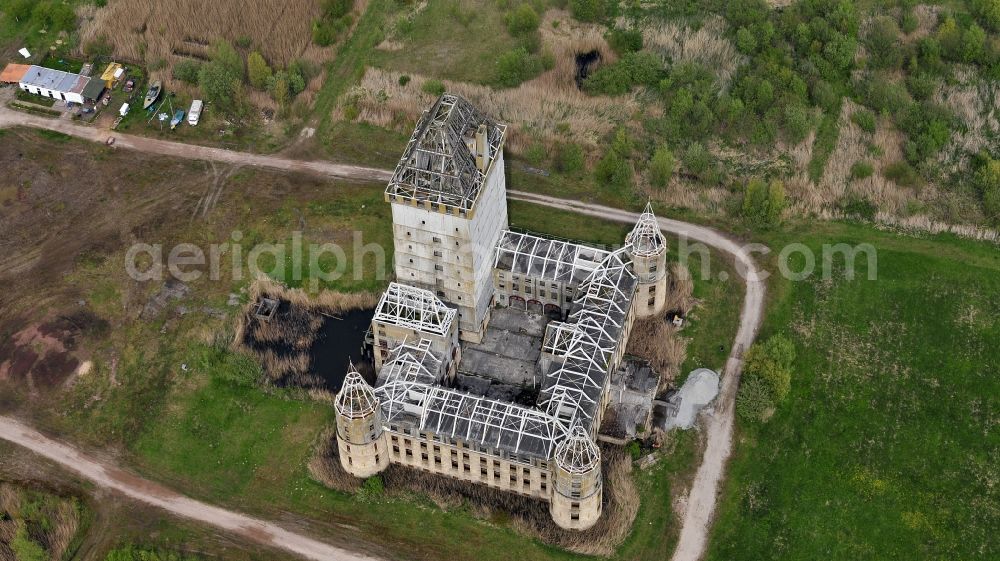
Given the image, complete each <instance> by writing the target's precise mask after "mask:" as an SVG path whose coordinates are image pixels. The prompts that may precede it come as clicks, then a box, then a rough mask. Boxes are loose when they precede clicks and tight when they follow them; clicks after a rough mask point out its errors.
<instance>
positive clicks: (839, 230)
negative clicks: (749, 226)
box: [709, 223, 1000, 560]
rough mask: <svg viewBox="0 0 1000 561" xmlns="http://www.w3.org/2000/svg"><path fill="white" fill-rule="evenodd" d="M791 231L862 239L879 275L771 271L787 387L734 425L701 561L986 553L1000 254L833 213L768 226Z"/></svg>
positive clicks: (990, 528)
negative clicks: (759, 414)
mask: <svg viewBox="0 0 1000 561" xmlns="http://www.w3.org/2000/svg"><path fill="white" fill-rule="evenodd" d="M792 241H800V242H803V243H805V244H806V245H808V246H809V247H811V248H813V249H818V248H819V247H820V245H821V244H824V243H836V242H842V241H843V242H847V243H851V244H854V243H859V242H868V243H872V244H874V245H875V246H876V247H877V248H878V249H879V254H878V257H879V259H878V280H876V281H869V280H867V279H865V278H864V277H865V274H864V272H863V271H862V272H861V273H860V274H859V275H858V276H859V277H860V278H856V279H855V280H853V281H852V280H848V279H846V278H844V275H843V268H842V267H839V268H836V269H834V270H835V274H834V275H833V278H832V279H830V280H814V281H806V282H795V283H792V282H788V281H779V280H775V281H774V282H773V283H772V291H771V292H772V294H771V299H772V302H771V307H770V313H769V315H768V317H767V319H766V322H765V325H764V327H763V331H762V335H763V336H768V335H771V334H775V333H782V334H785V335H786V336H788V337H790V338H791V339H792V340H793V341H794V342H795V343H796V347H797V351H798V359H797V362H796V365H795V374H794V376H793V381H792V393H791V396H790V398H789V400H788V401H787V402H785V403H784V404H783V405H782V406H780V407H779V408H778V410H777V411H776V413H775V414H774V416H773V417H772V418H771V419H770V421H769V422H767V423H766V424H764V425H762V426H742V427H741V432H740V435H739V440H738V448H737V450H738V451H737V454H736V456H735V459H734V461H733V463H732V467H731V470H730V473H731V477H730V480H729V481H728V483H727V485H726V489H725V492H724V494H723V500H722V505H721V511H720V516H719V520H718V523H717V526H716V529H715V532H714V535H713V539H712V548H711V555H710V556H709V558H710V559H719V560H722V559H726V560H735V559H754V560H757V559H789V560H791V559H803V560H805V559H809V560H812V559H817V558H820V557H822V558H824V559H845V560H847V559H852V560H853V559H995V558H997V556H998V555H1000V543H998V542H997V539H996V534H995V529H996V528H997V527H1000V509H998V507H997V505H998V504H1000V494H998V488H997V486H996V484H995V481H997V478H998V476H1000V472H998V466H1000V436H998V435H997V432H996V411H997V409H998V405H1000V403H998V396H1000V383H998V379H997V376H996V372H997V369H998V367H1000V350H998V347H997V344H996V343H997V341H1000V321H997V317H998V316H1000V274H998V272H1000V252H997V249H996V247H995V246H990V245H987V244H978V243H973V242H968V241H960V240H955V239H950V238H928V239H912V238H902V237H898V236H894V235H891V234H885V233H880V232H876V231H873V230H871V229H869V228H866V227H861V226H850V225H844V224H815V223H812V224H808V225H806V224H802V225H800V226H797V227H794V228H791V229H789V231H787V232H784V233H781V234H772V235H770V236H768V237H767V242H768V243H769V244H771V245H772V247H779V246H781V245H783V244H785V243H788V242H792ZM800 264H801V263H800Z"/></svg>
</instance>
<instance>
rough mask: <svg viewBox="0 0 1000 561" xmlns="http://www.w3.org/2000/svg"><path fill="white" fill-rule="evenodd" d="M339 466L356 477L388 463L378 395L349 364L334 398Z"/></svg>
mask: <svg viewBox="0 0 1000 561" xmlns="http://www.w3.org/2000/svg"><path fill="white" fill-rule="evenodd" d="M334 408H335V409H336V411H337V449H338V450H339V451H340V465H342V466H343V467H344V470H346V471H347V472H348V473H350V474H351V475H353V476H355V477H371V476H373V475H375V474H376V473H378V472H380V471H382V470H383V469H385V468H386V467H388V465H389V450H388V449H387V447H386V444H385V437H384V435H383V433H382V410H381V408H379V403H378V398H376V397H375V392H374V391H373V390H372V387H371V386H370V385H368V382H366V381H365V379H364V378H362V377H361V374H359V373H358V371H357V370H355V369H354V365H353V364H352V365H351V366H350V370H349V371H348V373H347V378H345V379H344V386H343V387H342V388H341V389H340V393H338V394H337V399H336V400H335V401H334Z"/></svg>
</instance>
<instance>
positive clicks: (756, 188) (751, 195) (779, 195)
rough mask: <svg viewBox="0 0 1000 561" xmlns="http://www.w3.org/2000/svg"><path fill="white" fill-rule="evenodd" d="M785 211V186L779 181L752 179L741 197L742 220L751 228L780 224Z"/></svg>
mask: <svg viewBox="0 0 1000 561" xmlns="http://www.w3.org/2000/svg"><path fill="white" fill-rule="evenodd" d="M784 210H785V186H784V185H783V184H782V183H781V182H780V181H777V180H775V181H772V182H771V183H765V182H764V181H763V180H761V179H753V180H751V181H750V183H749V184H747V189H746V192H745V193H744V195H743V219H744V220H746V221H747V223H748V224H750V225H751V226H756V227H763V228H769V227H772V226H777V225H778V223H780V222H781V213H782V212H783V211H784Z"/></svg>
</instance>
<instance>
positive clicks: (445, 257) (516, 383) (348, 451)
mask: <svg viewBox="0 0 1000 561" xmlns="http://www.w3.org/2000/svg"><path fill="white" fill-rule="evenodd" d="M505 136H506V127H505V126H504V125H500V124H498V123H496V122H494V121H493V120H491V119H490V118H489V117H487V116H486V115H484V114H482V113H481V112H480V111H479V110H477V109H476V108H475V107H473V106H472V105H471V104H470V103H469V102H468V101H466V100H464V99H462V98H460V97H458V96H455V95H450V94H444V95H442V96H441V97H440V98H439V99H438V100H437V102H435V104H434V105H433V106H432V107H431V108H430V109H429V110H428V111H426V112H425V113H424V115H423V117H422V118H421V119H420V121H419V123H418V125H417V128H416V130H415V131H414V133H413V136H412V138H411V139H410V142H409V144H408V146H407V148H406V151H405V152H404V154H403V157H402V158H401V160H400V162H399V165H398V167H397V169H396V171H395V174H394V175H393V178H392V180H391V182H390V184H389V186H388V188H387V189H386V193H385V197H386V200H387V202H389V203H390V204H391V205H392V216H393V238H394V243H395V256H396V257H395V273H396V282H393V283H391V284H390V286H389V288H388V290H387V291H386V292H385V294H384V295H383V297H382V299H381V300H380V302H379V304H378V306H377V308H376V311H375V316H374V318H373V320H372V336H373V341H374V356H375V361H376V373H377V374H376V380H375V382H374V384H373V385H372V384H369V383H368V382H367V381H365V379H364V378H363V377H362V376H361V375H360V374H358V373H357V372H356V371H354V370H353V369H352V371H351V372H350V373H348V376H347V378H346V380H345V382H344V385H343V387H342V389H341V391H340V392H339V393H338V395H337V399H336V402H335V403H336V412H337V425H338V428H337V443H338V450H339V451H340V461H341V464H342V465H343V467H344V469H345V470H347V471H348V472H349V473H351V474H353V475H355V476H357V477H369V476H371V475H373V474H375V473H378V472H380V471H381V470H383V469H385V468H386V467H387V466H388V465H389V464H390V463H394V464H401V465H404V466H409V467H412V468H414V469H418V470H422V471H425V472H430V473H434V474H439V475H443V476H448V477H453V478H457V479H461V480H464V481H469V482H473V483H477V484H481V485H486V486H489V487H493V488H496V489H500V490H503V491H507V492H512V493H519V494H521V495H525V496H528V497H532V498H536V499H539V500H542V501H545V502H547V503H548V505H549V511H550V513H551V515H552V518H553V520H554V521H555V522H556V523H557V524H558V525H559V526H560V527H562V528H567V529H578V530H583V529H586V528H589V527H591V526H593V525H594V523H595V522H596V521H597V520H598V519H599V518H600V516H601V511H602V500H603V480H602V475H601V454H600V449H599V448H598V447H597V445H596V441H597V439H598V437H599V435H602V434H603V433H602V423H603V422H604V421H605V418H604V417H605V412H606V411H608V410H609V409H614V408H616V407H618V408H624V406H625V399H624V398H623V397H622V396H624V395H625V394H626V393H628V392H629V391H632V389H630V388H626V382H625V381H623V378H622V376H623V375H622V372H623V371H624V368H623V358H624V354H625V347H626V344H627V342H628V338H629V335H630V333H631V329H632V325H633V322H634V320H635V319H636V318H637V317H646V316H650V315H653V314H656V313H659V312H661V311H662V310H663V306H664V302H665V299H666V294H665V292H666V287H667V275H666V272H667V271H666V269H667V268H666V251H667V248H666V240H665V239H664V237H663V235H662V234H661V233H660V230H659V227H658V226H657V223H656V217H655V216H654V215H653V213H652V210H651V209H650V208H649V207H648V206H647V208H646V211H645V212H644V213H643V214H642V218H641V219H640V220H639V223H638V224H637V225H636V227H635V229H634V230H633V231H632V232H631V233H630V234H629V236H628V238H627V239H626V240H625V242H626V243H625V246H624V247H623V248H621V249H618V250H616V251H608V250H604V249H598V248H594V247H590V246H586V245H581V244H576V243H571V242H566V241H560V240H553V239H548V238H544V237H541V236H537V235H532V234H526V233H520V232H514V231H511V230H509V229H508V222H507V207H506V180H505V177H504V162H503V145H504V139H505ZM653 382H654V383H652V387H653V388H655V385H656V384H655V380H654V381H653ZM647 386H649V384H647ZM644 391H646V390H644V389H643V390H641V391H632V394H634V395H638V397H637V398H635V399H633V400H632V401H631V405H630V407H631V409H630V411H632V413H631V416H629V417H627V419H626V420H624V421H623V422H624V423H625V425H629V424H631V430H634V429H635V426H636V425H637V424H642V423H648V422H649V415H650V411H651V403H650V402H651V401H652V391H646V393H643V392H644ZM630 395H631V394H630ZM612 396H615V397H614V399H612ZM619 415H620V413H618V412H616V414H615V415H613V417H617V416H619Z"/></svg>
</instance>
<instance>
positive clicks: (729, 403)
mask: <svg viewBox="0 0 1000 561" xmlns="http://www.w3.org/2000/svg"><path fill="white" fill-rule="evenodd" d="M12 126H26V127H32V128H40V129H46V130H51V131H56V132H61V133H64V134H67V135H70V136H74V137H77V138H82V139H85V140H90V141H93V142H99V143H102V144H103V143H105V142H106V141H107V139H108V137H109V136H113V137H114V138H115V143H114V146H115V147H117V148H126V149H131V150H139V151H142V152H145V153H148V154H159V155H164V156H172V157H176V158H187V159H196V160H207V161H215V162H224V163H231V164H240V165H249V166H260V167H267V168H272V169H278V170H286V171H297V172H307V173H313V174H319V175H325V176H330V177H340V178H344V179H353V180H364V181H388V180H389V179H390V178H391V176H392V172H391V171H387V170H381V169H375V168H366V167H361V166H351V165H342V164H336V163H332V162H316V161H313V162H306V161H301V160H291V159H286V158H280V157H276V156H265V155H259V154H249V153H243V152H235V151H232V150H224V149H221V148H210V147H204V146H195V145H190V144H183V143H179V142H170V141H165V140H157V139H151V138H144V137H139V136H133V135H124V134H118V133H114V132H108V131H103V130H100V129H96V128H94V127H88V126H83V125H78V124H75V123H72V122H67V121H60V120H53V119H48V118H45V117H38V116H34V115H29V114H25V113H20V112H14V111H11V110H10V109H8V108H6V107H0V128H5V127H12ZM508 195H509V197H510V198H512V199H516V200H520V201H527V202H531V203H535V204H539V205H544V206H548V207H552V208H558V209H562V210H567V211H571V212H575V213H577V214H582V215H587V216H594V217H597V218H602V219H606V220H613V221H617V222H625V223H630V224H634V223H635V222H636V220H638V218H639V215H638V214H637V213H634V212H628V211H624V210H620V209H616V208H611V207H607V206H602V205H595V204H589V203H583V202H578V201H571V200H566V199H559V198H555V197H548V196H545V195H537V194H533V193H526V192H522V191H508ZM659 222H660V227H661V228H662V229H663V231H664V232H668V233H671V234H674V235H679V236H687V237H688V238H689V239H691V240H695V241H698V242H701V243H703V244H705V245H708V246H711V247H714V248H715V249H717V250H719V251H722V252H723V253H726V254H728V255H730V256H731V257H732V258H733V259H734V261H735V263H736V267H737V270H738V271H739V272H740V274H741V276H742V278H743V279H744V280H745V282H746V296H745V298H744V300H743V309H742V311H741V314H740V325H739V330H738V331H737V333H736V340H735V341H734V342H733V347H732V348H733V353H732V354H731V355H730V357H729V359H728V360H727V362H726V365H725V368H724V370H723V373H722V374H723V376H722V389H721V391H720V393H719V397H718V399H717V402H716V406H715V410H714V413H713V414H712V415H711V417H710V418H709V419H708V423H707V443H706V447H705V455H704V457H703V458H702V463H701V465H700V466H699V467H698V471H697V473H696V474H695V478H694V482H693V484H692V487H691V491H690V493H689V495H688V499H687V506H686V509H685V512H684V521H683V526H682V527H681V532H680V539H679V541H678V544H677V549H676V550H675V551H674V556H673V561H698V559H700V558H701V557H702V556H703V555H704V553H705V548H706V545H707V541H708V534H709V529H710V528H711V524H712V516H713V514H714V512H715V505H716V499H717V496H718V493H719V488H720V485H721V483H722V479H723V476H724V472H725V467H726V461H727V460H728V459H729V455H730V452H731V451H732V436H733V420H734V405H735V400H736V390H737V388H738V386H739V378H740V373H741V372H742V368H743V362H742V360H741V354H742V349H745V348H748V347H749V346H750V345H751V344H752V343H753V341H754V338H755V337H756V334H757V329H758V328H759V327H760V323H761V321H762V319H763V314H764V293H765V284H764V281H763V279H762V278H761V276H760V273H761V271H760V269H759V268H758V266H757V264H756V263H755V262H754V260H753V258H752V257H750V255H749V254H748V253H747V252H745V251H744V250H743V248H742V247H741V246H740V244H738V243H737V242H735V241H733V240H732V239H730V238H728V237H726V236H725V235H723V234H722V233H720V232H718V231H716V230H713V229H711V228H707V227H705V226H698V225H695V224H689V223H687V222H681V221H678V220H671V219H668V218H660V219H659ZM0 438H3V439H4V440H9V441H11V442H14V443H16V444H19V445H21V446H23V447H25V448H28V449H29V450H31V451H33V452H35V453H38V454H41V455H42V456H45V457H46V458H49V459H50V460H53V461H55V462H57V463H59V464H61V465H63V466H65V467H67V468H69V469H71V470H73V471H76V472H78V473H80V474H81V475H82V476H84V477H86V478H87V479H89V480H91V481H93V482H94V483H96V484H97V485H100V486H102V487H107V488H110V489H115V490H117V491H119V492H121V493H124V494H125V495H128V496H129V497H132V498H133V499H136V500H139V501H141V502H144V503H147V504H150V505H153V506H156V507H159V508H162V509H164V510H167V511H168V512H170V513H172V514H175V515H178V516H181V517H185V518H190V519H193V520H198V521H200V522H203V523H206V524H210V525H212V526H215V527H218V528H221V529H224V530H228V531H232V532H236V533H238V534H240V535H242V536H245V537H247V538H249V539H252V540H254V541H257V542H259V543H263V544H266V545H270V546H273V547H278V548H281V549H285V550H288V551H291V552H293V553H296V554H299V555H301V556H303V557H305V558H308V559H315V560H345V561H367V560H371V559H373V558H371V557H366V556H364V555H360V554H356V553H352V552H350V551H347V550H343V549H340V548H336V547H333V546H330V545H326V544H323V543H321V542H318V541H316V540H314V539H311V538H308V537H305V536H302V535H300V534H296V533H293V532H290V531H288V530H284V529H282V528H280V527H278V526H276V525H274V524H272V523H268V522H265V521H262V520H257V519H254V518H250V517H247V516H245V515H242V514H239V513H236V512H232V511H228V510H224V509H221V508H218V507H214V506H211V505H208V504H205V503H201V502H198V501H195V500H192V499H190V498H187V497H184V496H183V495H180V494H178V493H176V492H173V491H170V490H168V489H166V488H164V487H162V486H159V485H157V484H155V483H152V482H150V481H146V480H143V479H141V478H139V477H137V476H135V475H133V474H130V473H128V472H125V471H122V470H120V469H118V468H115V467H114V466H109V465H106V464H102V463H99V462H97V461H95V460H93V459H91V458H88V457H86V456H84V455H83V454H81V453H80V452H79V451H77V450H75V449H73V448H71V447H69V446H67V445H65V444H62V443H59V442H56V441H54V440H51V439H49V438H46V437H45V436H43V435H41V434H40V433H38V432H37V431H34V430H33V429H31V428H29V427H27V426H25V425H23V424H21V423H19V422H18V421H16V420H14V419H10V418H6V417H0Z"/></svg>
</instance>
